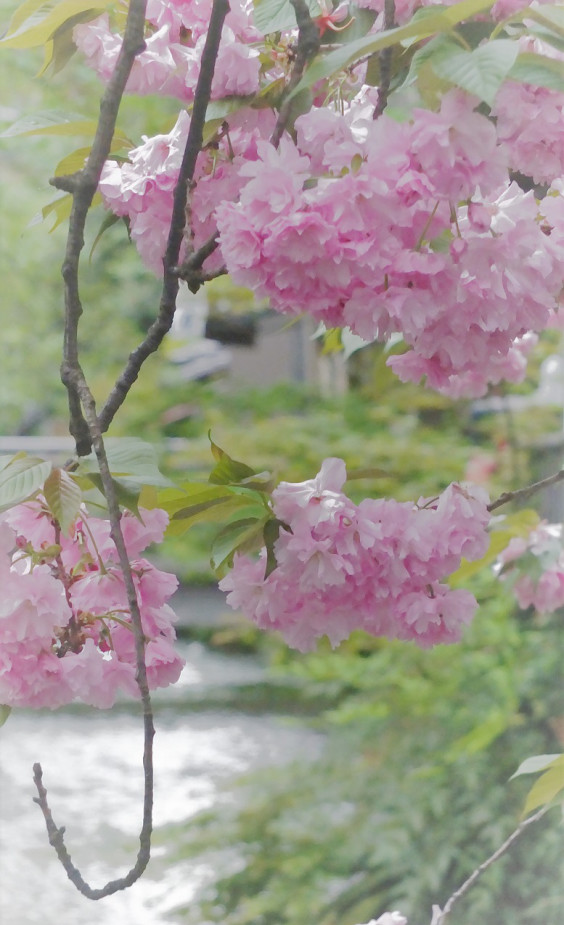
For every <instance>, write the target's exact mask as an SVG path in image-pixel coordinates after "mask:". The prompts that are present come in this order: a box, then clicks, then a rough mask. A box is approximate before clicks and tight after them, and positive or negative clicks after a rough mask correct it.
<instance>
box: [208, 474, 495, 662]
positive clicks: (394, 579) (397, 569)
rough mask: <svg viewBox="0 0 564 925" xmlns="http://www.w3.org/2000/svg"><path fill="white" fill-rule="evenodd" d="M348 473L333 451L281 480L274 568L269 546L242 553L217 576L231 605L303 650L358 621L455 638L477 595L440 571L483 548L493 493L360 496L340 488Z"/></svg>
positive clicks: (462, 490) (400, 634) (397, 631)
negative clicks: (455, 586) (308, 475)
mask: <svg viewBox="0 0 564 925" xmlns="http://www.w3.org/2000/svg"><path fill="white" fill-rule="evenodd" d="M345 479H346V469H345V465H344V463H343V461H342V460H340V459H327V460H325V461H324V463H323V465H322V468H321V470H320V472H319V473H318V475H317V476H316V477H315V478H314V479H310V480H309V481H306V482H301V483H290V482H281V483H280V484H279V485H278V487H277V488H276V490H275V491H274V492H273V495H272V510H273V513H274V514H275V516H276V517H277V518H278V519H279V520H281V521H282V522H283V526H282V528H281V529H280V533H279V537H278V539H277V541H276V543H275V546H274V552H275V556H276V568H275V569H274V570H273V571H271V572H270V574H269V575H268V576H266V574H265V566H266V552H265V551H264V550H263V552H262V554H261V556H259V558H258V559H256V560H253V559H251V558H249V557H248V556H243V555H236V556H235V560H234V564H233V569H232V571H231V573H230V574H229V575H227V576H226V577H225V578H224V579H222V581H221V582H220V587H221V588H222V589H223V590H224V591H227V592H228V595H227V601H228V603H229V604H230V606H232V607H233V608H235V609H241V610H242V611H243V613H244V614H245V615H246V616H248V617H249V618H250V619H252V620H254V622H255V623H257V625H258V626H260V627H261V628H262V629H267V630H278V631H279V632H281V633H282V635H283V637H284V639H285V640H286V642H287V643H288V644H289V645H290V646H293V647H295V648H297V649H300V650H302V651H307V650H308V649H311V648H312V647H313V646H314V644H315V641H316V639H318V638H319V637H320V636H327V637H328V638H329V640H330V642H331V644H332V645H333V646H335V645H338V644H339V643H340V642H341V641H342V640H343V639H346V638H347V636H349V635H350V633H351V632H352V631H353V630H355V629H363V630H365V631H366V632H368V633H371V634H372V635H375V636H389V637H391V638H398V639H406V640H413V641H415V642H417V643H418V645H421V646H431V645H435V644H438V643H445V642H456V641H458V640H459V639H460V635H461V632H462V629H463V627H464V625H466V624H467V623H469V622H470V620H471V619H472V617H473V615H474V612H475V610H476V606H477V605H476V601H475V599H474V598H473V596H472V595H471V594H470V593H469V592H467V591H464V590H456V591H454V590H451V589H450V588H449V587H448V586H447V585H446V584H443V583H441V579H444V578H445V577H446V576H448V574H450V573H452V572H453V571H455V570H456V569H457V568H458V567H459V565H460V562H461V558H462V556H465V557H466V558H468V559H470V560H472V559H478V558H480V557H481V556H483V555H484V554H485V552H486V550H487V547H488V536H487V533H486V527H487V525H488V522H489V513H488V510H487V501H488V498H487V494H486V493H485V492H484V491H483V489H480V488H476V487H475V486H472V487H470V486H461V485H457V484H453V485H450V486H449V487H448V488H447V489H446V490H445V491H444V492H443V493H441V495H439V496H438V497H437V498H431V499H424V498H422V499H420V500H419V501H418V503H417V505H415V506H414V505H412V504H410V503H409V502H404V503H400V502H397V501H391V500H386V499H378V500H374V499H366V500H364V501H362V502H361V503H360V504H359V505H358V506H357V505H355V504H354V503H353V502H352V501H351V500H350V499H349V498H348V497H347V496H346V495H345V494H344V493H343V491H342V486H343V484H344V481H345Z"/></svg>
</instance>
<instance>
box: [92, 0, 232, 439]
mask: <svg viewBox="0 0 564 925" xmlns="http://www.w3.org/2000/svg"><path fill="white" fill-rule="evenodd" d="M228 12H229V3H228V0H213V6H212V12H211V16H210V23H209V28H208V32H207V35H206V42H205V45H204V51H203V54H202V62H201V66H200V74H199V77H198V83H197V85H196V91H195V97H194V107H193V110H192V118H191V120H190V129H189V131H188V138H187V140H186V147H185V149H184V156H183V159H182V166H181V168H180V175H179V177H178V182H177V184H176V188H175V190H174V205H173V210H172V220H171V226H170V232H169V236H168V242H167V247H166V252H165V256H164V261H163V262H164V279H163V288H162V295H161V301H160V306H159V313H158V316H157V318H156V319H155V321H154V322H153V324H152V325H151V327H150V328H149V330H148V332H147V336H146V337H145V339H144V340H143V341H142V342H141V344H139V346H138V347H137V348H136V349H135V350H134V351H133V352H132V353H131V354H130V356H129V360H128V362H127V365H126V367H125V369H124V371H123V373H122V375H121V376H120V377H119V379H118V380H117V382H116V384H115V386H114V388H113V389H112V391H111V393H110V395H109V396H108V399H107V401H106V403H105V405H104V407H103V408H102V410H101V412H100V416H99V421H100V428H101V431H102V433H104V432H105V431H106V430H107V429H108V427H109V426H110V424H111V422H112V420H113V418H114V416H115V414H116V412H117V411H118V410H119V408H120V407H121V405H122V404H123V402H124V401H125V398H126V396H127V394H128V392H129V390H130V388H131V386H132V385H133V383H134V382H135V381H136V379H137V377H138V375H139V370H140V369H141V366H142V365H143V363H144V362H145V360H146V359H147V357H149V356H150V355H151V354H152V353H154V352H155V351H156V350H158V348H159V347H160V345H161V343H162V341H163V338H164V336H165V334H167V332H168V331H169V330H170V328H171V325H172V321H173V318H174V312H175V308H176V298H177V295H178V287H179V274H178V269H177V265H178V259H179V255H180V248H181V245H182V240H183V236H184V229H185V225H186V201H187V197H188V190H189V188H190V186H191V184H192V180H193V178H194V171H195V169H196V161H197V158H198V154H199V153H200V151H201V150H202V144H203V130H204V124H205V120H206V110H207V106H208V103H209V99H210V95H211V84H212V79H213V75H214V70H215V62H216V60H217V53H218V50H219V43H220V40H221V33H222V30H223V23H224V21H225V17H226V16H227V13H228ZM210 253H211V251H210ZM206 256H207V255H206ZM204 259H205V257H203V258H202V263H203V261H204ZM200 267H201V264H200Z"/></svg>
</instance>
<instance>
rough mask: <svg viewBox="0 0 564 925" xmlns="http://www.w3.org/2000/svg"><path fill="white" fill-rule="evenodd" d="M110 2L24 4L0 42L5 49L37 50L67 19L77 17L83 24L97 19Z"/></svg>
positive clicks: (68, 0)
mask: <svg viewBox="0 0 564 925" xmlns="http://www.w3.org/2000/svg"><path fill="white" fill-rule="evenodd" d="M108 6H109V2H108V0H43V2H42V3H41V4H38V3H37V2H36V0H29V2H28V3H24V4H23V6H22V7H20V8H19V10H17V11H16V14H17V15H16V14H15V15H14V16H13V17H12V20H11V22H10V25H9V26H8V30H7V32H6V34H5V35H4V36H3V38H2V39H0V45H3V46H4V47H5V48H35V47H36V46H37V45H44V44H45V43H46V42H48V41H49V40H50V39H51V38H52V36H53V35H54V33H55V32H56V31H57V29H59V28H60V27H61V26H62V25H64V23H65V22H67V20H69V19H72V18H74V17H76V16H78V15H81V16H82V22H85V21H87V20H88V19H95V18H96V16H99V15H100V13H102V12H103V11H104V10H105V9H106V7H108Z"/></svg>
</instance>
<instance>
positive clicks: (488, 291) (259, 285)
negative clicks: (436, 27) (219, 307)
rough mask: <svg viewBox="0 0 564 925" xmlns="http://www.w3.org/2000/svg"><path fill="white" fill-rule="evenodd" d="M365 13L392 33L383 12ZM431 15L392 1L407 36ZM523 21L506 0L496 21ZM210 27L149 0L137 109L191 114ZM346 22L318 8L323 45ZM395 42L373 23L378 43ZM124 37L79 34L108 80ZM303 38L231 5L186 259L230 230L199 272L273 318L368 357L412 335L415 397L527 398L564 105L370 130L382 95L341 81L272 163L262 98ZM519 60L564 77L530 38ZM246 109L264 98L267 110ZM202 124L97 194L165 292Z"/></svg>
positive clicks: (140, 151) (549, 270) (505, 95)
mask: <svg viewBox="0 0 564 925" xmlns="http://www.w3.org/2000/svg"><path fill="white" fill-rule="evenodd" d="M364 5H367V6H369V7H370V8H371V9H373V10H375V11H376V12H377V13H379V14H382V9H383V3H382V0H366V3H365V4H364ZM421 5H423V6H430V5H433V2H423V3H420V2H419V3H418V2H417V0H406V2H405V3H403V2H399V0H398V2H397V3H396V21H397V22H403V21H405V20H406V19H407V18H409V16H411V15H412V13H413V12H414V10H415V9H416V8H417V7H418V6H421ZM526 5H527V4H526V3H523V2H518V0H499V2H498V3H497V4H495V7H494V10H493V14H492V15H493V16H494V18H497V19H503V18H504V17H506V16H511V15H513V14H515V13H516V12H518V11H519V10H520V9H521V8H524V7H526ZM210 9H211V0H202V2H196V0H190V2H180V0H176V2H174V3H170V4H169V3H164V2H163V0H150V2H149V4H148V7H147V14H146V15H147V34H146V45H147V47H146V50H145V51H143V52H142V53H141V54H140V55H139V56H138V58H137V59H136V63H135V65H134V69H133V71H132V74H131V77H130V83H129V84H128V89H129V90H130V91H131V92H139V93H149V92H153V93H160V94H164V95H172V96H176V97H179V98H180V99H182V100H184V101H190V100H191V99H192V98H193V92H194V87H195V82H196V79H197V76H198V72H199V65H200V58H201V53H202V48H203V41H204V39H205V32H206V28H207V22H208V17H209V13H210ZM347 15H348V7H347V6H346V4H344V5H343V4H341V5H340V6H339V7H338V8H337V9H335V10H331V9H330V7H329V6H328V5H327V4H323V5H322V16H321V17H320V18H319V20H318V25H319V28H320V31H324V30H325V29H326V28H338V29H341V28H346V22H345V21H346V19H347ZM382 26H383V19H382V15H379V16H377V19H376V21H375V23H374V25H373V27H372V31H375V32H377V31H378V30H380V29H381V28H382ZM118 27H119V19H118V20H116V21H115V22H114V23H110V20H109V18H108V14H104V15H103V16H101V17H99V18H98V19H96V20H93V21H92V22H89V23H84V24H81V25H78V26H76V27H75V30H74V38H75V41H76V43H77V45H78V47H79V48H80V49H81V50H82V51H83V53H84V54H85V55H86V57H87V60H88V61H89V62H90V63H91V64H92V65H93V66H94V67H95V68H96V70H97V71H98V73H99V74H100V76H101V77H102V78H103V79H108V77H109V75H110V73H111V71H112V69H113V66H114V64H115V59H116V56H117V54H118V52H119V48H120V46H121V36H120V34H119V28H118ZM292 39H294V40H295V34H293V33H292V32H291V30H290V31H288V32H287V33H285V34H284V33H282V35H281V37H280V39H278V38H275V37H268V38H266V39H265V38H264V37H262V36H261V35H260V34H259V33H258V32H257V30H256V28H255V27H254V25H253V16H252V4H250V3H249V2H247V0H240V2H239V3H235V4H234V5H233V4H232V5H231V12H230V13H229V15H228V18H227V21H226V28H225V31H224V33H223V37H222V44H221V48H220V53H219V57H218V60H217V62H216V70H215V78H214V84H213V92H212V97H213V98H224V97H233V96H238V97H239V102H238V103H237V104H236V105H235V106H233V107H232V108H233V109H234V112H231V113H229V114H228V115H226V116H225V120H224V121H223V123H221V124H220V123H219V120H218V126H219V127H218V129H217V131H216V133H215V135H214V136H213V138H212V139H211V141H210V142H209V143H208V144H207V145H206V146H205V148H204V150H203V151H202V152H201V154H200V156H199V159H198V164H197V167H196V173H195V176H194V183H193V185H192V190H191V194H190V199H189V202H188V209H187V217H188V230H187V235H186V242H185V248H184V251H183V253H182V254H181V258H182V257H183V256H184V254H185V252H186V244H187V245H188V246H189V247H190V248H194V249H197V248H198V247H200V246H201V245H202V244H204V242H205V241H207V240H208V239H209V238H210V237H212V236H214V235H215V234H216V232H217V231H219V247H218V249H217V250H216V251H215V252H214V253H213V254H212V255H211V256H210V257H208V259H207V261H206V263H205V265H204V270H205V272H207V273H214V272H218V271H219V270H220V268H222V267H223V266H226V268H227V270H228V272H229V273H230V274H231V277H232V279H233V280H234V282H236V283H237V284H240V285H243V286H247V287H249V288H250V289H252V290H253V291H254V292H255V294H256V295H258V296H259V297H261V298H267V299H269V300H270V303H271V305H272V307H273V308H275V309H277V310H278V311H280V312H284V313H288V314H294V315H296V314H302V313H303V312H304V311H305V312H308V313H310V314H311V315H313V316H314V317H315V318H316V319H318V320H319V321H322V322H324V323H325V324H326V325H328V326H338V327H349V328H350V329H351V330H352V331H353V332H354V333H356V334H358V335H360V336H361V337H363V338H364V339H366V340H367V341H372V340H386V339H387V338H388V337H389V336H390V335H391V334H396V333H400V334H401V335H402V337H403V340H404V343H405V345H406V348H407V349H406V352H404V353H403V354H401V355H398V356H393V357H391V358H390V360H389V364H390V366H391V368H392V369H393V370H394V371H395V373H396V374H397V375H398V376H399V377H400V378H401V379H402V380H404V381H415V382H418V381H419V380H420V379H422V378H426V381H427V384H428V385H429V386H430V387H431V388H434V389H436V390H438V391H441V392H443V393H445V394H447V395H450V396H451V397H454V398H457V397H460V396H468V397H478V396H480V395H483V394H484V393H485V392H486V391H487V388H488V386H489V385H490V384H492V383H497V382H499V381H500V380H502V379H506V380H509V381H512V382H515V381H519V380H520V379H522V378H523V375H524V373H525V368H526V357H527V354H528V351H529V350H530V348H531V346H532V345H533V343H534V341H535V334H533V333H532V332H540V331H542V330H543V329H544V328H545V327H547V326H548V325H550V324H554V322H555V319H556V318H557V317H558V314H557V312H558V306H559V305H560V302H561V293H562V267H561V253H562V247H563V245H564V197H563V195H562V181H561V179H560V178H561V177H562V174H564V153H563V152H564V95H563V94H562V93H559V92H557V91H556V90H549V89H546V88H543V87H532V86H529V85H527V84H520V83H516V82H515V81H506V82H505V84H504V85H502V87H501V88H500V90H499V92H498V94H497V98H496V100H495V103H494V106H493V108H492V110H491V113H490V115H489V116H487V115H484V114H483V113H482V112H478V111H477V108H476V107H477V105H478V102H479V101H478V100H476V99H474V98H472V97H470V96H469V95H468V94H465V93H463V92H462V91H455V90H453V91H450V92H448V93H446V94H445V95H444V97H443V100H442V104H441V106H440V110H439V111H438V112H433V111H430V110H427V109H415V110H413V112H412V114H411V118H410V119H409V120H406V121H403V122H398V121H395V120H394V119H393V118H391V117H390V116H388V115H387V114H386V113H384V114H383V115H382V116H380V118H379V119H378V120H376V122H374V120H373V119H372V115H373V111H374V102H375V99H376V95H375V94H376V91H375V90H374V88H370V87H366V86H365V87H363V86H361V85H360V83H359V80H358V78H357V77H354V78H352V77H351V75H348V77H347V79H346V80H345V81H344V82H343V81H341V83H340V90H339V94H340V96H339V100H338V105H337V102H335V103H334V104H333V103H331V102H327V94H326V91H327V90H328V91H329V97H331V93H332V92H333V90H332V89H331V82H330V81H329V84H328V85H326V84H324V85H323V86H322V87H320V88H318V89H319V93H318V92H317V91H316V95H315V97H314V99H315V105H314V106H313V108H312V109H311V110H310V111H309V112H308V113H306V114H304V115H302V116H301V117H300V118H298V119H297V121H296V123H295V134H293V135H291V134H290V133H288V132H287V133H285V134H284V136H283V137H282V139H281V142H280V145H279V147H278V148H275V147H274V146H273V144H272V143H271V141H270V138H271V136H272V131H273V127H274V123H275V119H276V114H275V112H274V110H273V109H271V108H269V106H267V105H266V106H265V101H266V99H267V97H265V98H261V99H260V100H259V97H258V96H257V92H258V91H259V90H262V91H264V90H265V88H267V87H268V86H269V85H272V83H273V81H276V79H277V78H284V77H287V75H288V74H289V73H290V70H291V60H292V57H291V42H292ZM521 46H522V47H521V50H522V51H525V52H531V51H532V52H535V53H541V54H543V55H548V56H549V57H551V58H553V59H555V60H561V59H562V53H561V52H559V51H558V50H556V49H555V48H553V47H551V46H549V45H548V44H546V43H541V42H539V41H538V40H536V39H532V38H529V39H523V40H522V41H521ZM355 80H356V83H355ZM245 95H247V96H248V97H249V99H250V98H251V97H252V96H253V95H255V108H253V106H251V105H245V103H244V100H242V99H241V97H242V96H245ZM226 113H227V110H226ZM189 124H190V116H189V114H188V113H187V112H185V111H182V112H181V113H180V116H179V118H178V121H177V123H176V125H175V126H174V127H173V129H172V130H171V132H169V133H168V134H163V135H158V136H156V137H154V138H146V139H145V140H144V141H143V143H142V144H141V145H139V146H138V147H136V148H134V149H133V150H132V151H131V152H130V155H129V159H128V162H126V163H124V164H122V163H118V162H116V161H112V160H110V161H108V162H107V164H106V165H105V168H104V170H103V173H102V177H101V181H100V192H101V194H102V197H103V200H104V203H105V205H106V206H107V208H109V209H111V210H112V211H113V212H114V213H115V214H116V215H121V216H127V217H128V219H129V226H130V230H131V236H132V238H133V240H134V241H135V243H136V245H137V247H138V249H139V251H140V254H141V256H142V258H143V260H144V261H145V263H146V264H147V265H148V266H149V267H150V268H151V269H152V270H153V271H155V272H157V273H162V258H163V255H164V252H165V247H166V240H167V234H168V228H169V223H170V218H171V214H172V197H173V190H174V187H175V184H176V180H177V178H178V175H179V170H180V163H181V159H182V152H183V148H184V144H185V141H186V138H187V134H188V129H189ZM510 171H517V172H521V173H523V174H526V175H528V176H531V177H532V178H533V180H534V181H536V182H543V183H545V184H547V185H548V184H550V183H552V186H551V188H550V191H549V196H548V197H547V198H546V199H545V200H543V201H542V202H541V203H540V204H539V203H538V202H537V200H536V199H535V197H534V195H533V193H532V192H530V193H524V192H523V191H522V190H521V188H520V187H519V186H518V185H517V184H516V183H511V182H510V179H509V177H510ZM548 213H550V214H548ZM562 313H563V311H562V309H561V310H560V312H559V316H560V319H561V316H562Z"/></svg>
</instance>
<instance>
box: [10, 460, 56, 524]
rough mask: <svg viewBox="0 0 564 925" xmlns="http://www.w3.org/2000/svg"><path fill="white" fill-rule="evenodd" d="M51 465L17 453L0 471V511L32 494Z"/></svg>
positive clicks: (41, 484) (41, 483) (39, 485)
mask: <svg viewBox="0 0 564 925" xmlns="http://www.w3.org/2000/svg"><path fill="white" fill-rule="evenodd" d="M51 468H52V465H51V463H50V462H46V461H45V460H44V459H38V458H37V457H35V456H22V455H21V454H18V456H15V457H14V459H13V460H12V462H11V463H9V464H8V465H7V466H5V467H4V469H2V471H1V472H0V512H2V511H7V510H8V509H9V508H11V507H13V506H14V505H15V504H19V503H20V501H25V500H26V499H27V498H29V497H31V496H32V495H34V494H35V493H36V492H37V491H39V489H40V488H42V486H43V483H44V481H45V479H46V478H47V476H48V475H49V473H50V471H51Z"/></svg>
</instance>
